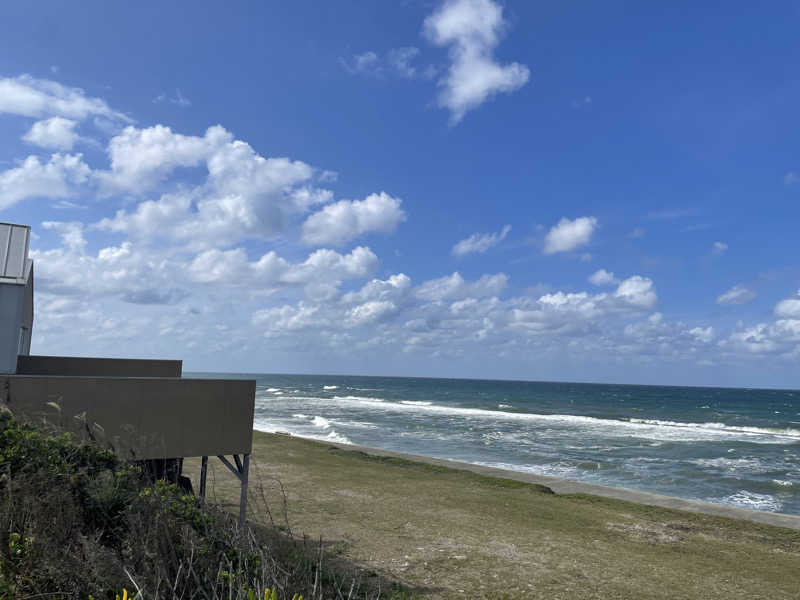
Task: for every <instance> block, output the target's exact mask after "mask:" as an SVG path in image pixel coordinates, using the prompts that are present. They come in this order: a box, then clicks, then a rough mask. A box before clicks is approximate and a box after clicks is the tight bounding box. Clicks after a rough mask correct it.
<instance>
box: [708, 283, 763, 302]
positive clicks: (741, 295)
mask: <svg viewBox="0 0 800 600" xmlns="http://www.w3.org/2000/svg"><path fill="white" fill-rule="evenodd" d="M755 297H756V293H755V292H754V291H753V290H751V289H749V288H747V287H745V286H743V285H735V286H733V287H732V288H731V289H729V290H728V291H727V292H725V293H723V294H720V295H719V296H717V304H720V305H723V306H724V305H729V304H745V303H746V302H750V300H752V299H753V298H755Z"/></svg>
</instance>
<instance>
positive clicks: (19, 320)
mask: <svg viewBox="0 0 800 600" xmlns="http://www.w3.org/2000/svg"><path fill="white" fill-rule="evenodd" d="M30 234H31V231H30V227H28V226H26V225H15V224H11V223H0V404H2V405H4V406H5V407H7V408H8V409H9V410H11V411H12V413H14V414H15V415H16V416H18V417H19V418H22V419H25V420H28V421H30V422H33V423H42V422H45V423H49V424H50V425H53V426H55V427H58V428H60V429H65V430H69V431H72V432H73V433H74V434H76V435H77V436H80V437H83V438H89V439H91V440H93V441H95V442H97V443H100V444H102V445H104V446H106V447H109V448H111V449H113V450H114V451H115V452H116V453H117V454H118V455H119V456H120V457H121V458H123V459H129V460H137V461H139V460H146V461H159V460H164V461H167V460H169V461H173V462H176V463H177V464H182V462H183V461H182V459H183V458H186V457H201V459H202V460H201V465H202V466H201V473H200V482H199V484H200V485H199V492H200V497H201V498H205V489H206V466H207V463H208V457H209V456H217V457H218V458H219V459H220V460H221V461H222V462H223V464H225V466H226V467H228V468H229V469H230V470H231V471H232V472H233V473H234V475H236V477H237V478H238V479H239V481H240V482H241V499H240V511H239V520H240V525H241V526H242V527H244V524H245V518H246V513H247V484H248V477H249V469H250V452H251V449H252V445H253V411H254V408H255V381H253V380H249V379H202V378H185V377H183V372H182V370H183V365H182V362H181V361H180V360H142V359H128V358H83V357H74V356H69V357H65V356H37V355H31V354H30V348H31V337H32V332H33V323H34V303H33V261H32V260H31V259H30V258H29V256H28V249H29V248H28V247H29V242H30ZM227 456H230V457H232V460H229V459H228V458H227ZM175 459H178V460H177V461H175Z"/></svg>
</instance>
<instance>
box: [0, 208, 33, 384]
mask: <svg viewBox="0 0 800 600" xmlns="http://www.w3.org/2000/svg"><path fill="white" fill-rule="evenodd" d="M30 237H31V228H30V227H28V226H27V225H14V224H12V223H0V373H6V374H11V373H16V372H17V356H19V355H20V354H22V355H27V354H30V351H31V332H32V330H33V261H32V260H31V259H30V258H28V245H29V243H30Z"/></svg>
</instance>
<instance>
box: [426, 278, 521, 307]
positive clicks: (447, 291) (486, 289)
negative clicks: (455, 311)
mask: <svg viewBox="0 0 800 600" xmlns="http://www.w3.org/2000/svg"><path fill="white" fill-rule="evenodd" d="M507 284H508V276H506V275H505V273H497V274H495V275H484V276H482V277H481V278H480V279H478V280H477V281H466V280H465V279H464V278H463V277H462V276H461V274H460V273H458V272H455V273H453V274H452V275H448V276H446V277H440V278H438V279H431V280H430V281H426V282H425V283H423V284H422V285H421V286H419V288H417V290H416V295H417V297H419V298H422V299H423V300H431V301H434V302H438V301H441V300H454V299H462V298H468V297H472V298H482V297H485V296H496V295H497V294H499V293H500V292H502V291H503V289H504V288H505V287H506V285H507Z"/></svg>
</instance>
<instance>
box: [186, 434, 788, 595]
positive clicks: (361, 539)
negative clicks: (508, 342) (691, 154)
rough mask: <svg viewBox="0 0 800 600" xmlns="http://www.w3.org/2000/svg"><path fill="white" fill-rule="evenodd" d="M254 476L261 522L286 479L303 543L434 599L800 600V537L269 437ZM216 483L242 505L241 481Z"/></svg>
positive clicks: (261, 441) (260, 443)
mask: <svg viewBox="0 0 800 600" xmlns="http://www.w3.org/2000/svg"><path fill="white" fill-rule="evenodd" d="M211 464H212V466H213V463H211ZM251 465H252V467H251V468H252V471H251V510H252V512H251V515H250V516H251V518H253V519H263V518H264V516H263V515H264V514H265V511H264V508H263V504H264V502H266V504H267V505H268V506H269V507H270V510H271V511H272V514H273V516H275V515H276V514H277V513H282V509H281V510H278V507H280V506H282V504H283V497H282V495H281V493H280V488H279V487H278V485H277V483H276V479H278V480H280V482H281V484H282V486H283V488H284V489H285V491H286V494H287V498H286V507H287V512H288V521H289V523H288V524H289V527H290V528H291V529H292V531H293V532H294V533H295V534H296V535H300V534H302V533H305V534H307V535H309V536H310V537H312V538H314V539H316V538H319V537H320V536H321V537H322V538H323V540H324V541H325V543H327V544H328V545H330V546H331V547H336V548H338V549H340V550H341V552H340V556H341V557H342V558H345V559H347V560H349V561H352V562H354V563H356V564H361V565H363V566H364V567H365V568H368V569H372V570H374V571H375V572H376V573H379V574H381V575H383V576H385V577H387V578H389V579H391V580H395V581H400V582H402V583H404V584H406V585H407V586H409V587H411V588H413V589H416V590H418V591H419V593H421V594H422V595H424V596H425V597H433V598H501V597H508V598H547V599H553V598H569V599H572V598H576V599H581V598H587V599H588V598H618V599H637V600H638V599H646V598H658V599H665V600H666V599H672V598H702V599H706V598H708V599H712V600H713V599H725V600H727V599H730V598H734V599H735V598H748V599H752V598H765V599H767V598H768V599H770V600H776V599H784V598H785V599H792V600H797V598H798V597H800V532H798V531H795V530H790V529H783V528H779V527H772V526H768V525H760V524H755V523H750V522H746V521H737V520H731V519H726V518H722V517H713V516H708V515H703V514H696V513H687V512H682V511H677V510H670V509H662V508H657V507H652V506H646V505H641V504H635V503H632V502H625V501H622V500H615V499H610V498H600V497H597V496H589V495H584V494H571V495H556V494H552V493H548V492H549V490H548V489H547V488H546V487H544V486H539V485H535V484H529V483H525V482H520V481H516V480H510V479H500V478H494V477H489V476H486V475H481V474H477V473H473V472H471V471H463V470H456V469H451V468H447V467H444V466H440V465H432V464H427V463H421V462H416V461H413V460H407V459H404V458H395V457H385V456H372V455H369V454H365V453H363V452H358V451H347V450H341V449H339V448H334V447H332V446H330V445H329V444H324V443H319V442H313V441H309V440H302V439H298V438H291V437H287V436H281V435H271V434H263V433H258V432H256V434H255V437H254V449H253V456H252V463H251ZM189 468H190V469H191V468H194V467H193V465H189ZM211 478H212V481H213V493H214V494H215V495H216V497H217V498H218V499H220V500H221V501H222V502H229V503H230V506H231V507H232V508H233V506H235V499H236V492H237V489H236V487H235V482H234V481H233V480H232V478H229V477H228V475H227V474H226V473H225V472H224V469H221V468H216V467H214V469H213V473H212V474H211Z"/></svg>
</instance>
